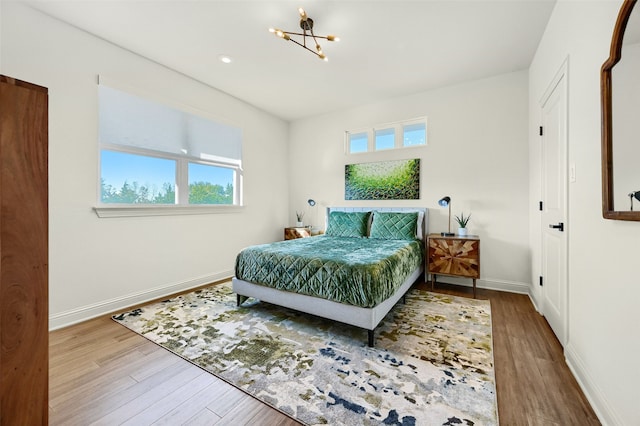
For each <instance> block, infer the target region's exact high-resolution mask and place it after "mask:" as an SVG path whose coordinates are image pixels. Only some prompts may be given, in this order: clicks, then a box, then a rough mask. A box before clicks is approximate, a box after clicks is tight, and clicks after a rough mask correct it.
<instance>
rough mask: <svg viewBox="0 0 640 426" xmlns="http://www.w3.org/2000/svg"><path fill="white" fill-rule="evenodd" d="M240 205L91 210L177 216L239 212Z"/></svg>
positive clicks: (107, 214) (124, 214) (104, 214)
mask: <svg viewBox="0 0 640 426" xmlns="http://www.w3.org/2000/svg"><path fill="white" fill-rule="evenodd" d="M242 209H243V207H242V206H230V205H216V206H213V205H206V206H199V205H192V206H178V205H164V206H150V205H113V206H100V207H94V208H93V210H94V211H95V212H96V215H97V216H98V217H100V218H110V217H143V216H179V215H189V214H219V213H239V212H241V211H242Z"/></svg>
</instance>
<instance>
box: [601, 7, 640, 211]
mask: <svg viewBox="0 0 640 426" xmlns="http://www.w3.org/2000/svg"><path fill="white" fill-rule="evenodd" d="M635 4H636V0H625V1H624V3H623V4H622V7H621V8H620V13H619V14H618V20H617V21H616V26H615V27H614V29H613V36H612V37H611V50H610V51H609V59H607V61H606V62H605V63H604V64H602V68H601V69H600V94H601V100H600V102H601V106H602V216H603V217H604V218H605V219H614V220H635V221H640V211H637V212H636V211H616V210H614V205H613V140H612V124H613V123H612V119H613V117H612V114H611V109H612V106H611V70H612V69H613V67H614V66H615V65H616V64H617V63H618V62H619V61H620V58H621V54H622V41H623V39H624V32H625V30H626V29H627V22H629V16H631V11H632V10H633V6H635Z"/></svg>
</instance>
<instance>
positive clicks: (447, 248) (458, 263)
mask: <svg viewBox="0 0 640 426" xmlns="http://www.w3.org/2000/svg"><path fill="white" fill-rule="evenodd" d="M426 262H427V272H428V273H430V274H431V289H432V290H433V287H434V286H435V283H436V275H447V276H451V277H464V278H471V279H472V280H473V298H474V299H475V297H476V279H477V278H480V238H479V237H478V236H476V235H468V236H460V235H455V236H453V237H443V236H442V235H440V234H429V236H428V237H427V259H426Z"/></svg>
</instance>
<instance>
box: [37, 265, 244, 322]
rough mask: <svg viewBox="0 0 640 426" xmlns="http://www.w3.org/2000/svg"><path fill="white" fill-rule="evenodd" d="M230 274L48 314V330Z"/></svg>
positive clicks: (227, 273) (210, 276) (221, 273)
mask: <svg viewBox="0 0 640 426" xmlns="http://www.w3.org/2000/svg"><path fill="white" fill-rule="evenodd" d="M232 276H233V271H223V272H219V273H217V274H213V275H207V276H203V277H198V278H194V279H192V280H189V281H184V282H180V283H174V284H169V285H164V286H161V287H156V288H152V289H150V290H146V291H141V292H138V293H132V294H128V295H126V296H123V297H117V298H114V299H110V300H105V301H103V302H99V303H95V304H92V305H87V306H82V307H79V308H75V309H71V310H68V311H65V312H60V313H58V314H54V315H50V316H49V331H52V330H57V329H59V328H63V327H68V326H70V325H73V324H77V323H79V322H82V321H86V320H89V319H91V318H95V317H98V316H101V315H106V314H109V313H111V312H115V311H118V310H121V309H126V308H128V307H130V306H134V305H138V304H140V303H145V302H148V301H150V300H154V299H158V298H161V297H165V296H168V295H171V294H175V293H180V292H182V291H185V290H190V289H193V288H196V287H200V286H203V285H206V284H209V283H212V282H215V281H221V280H225V279H228V278H231V277H232Z"/></svg>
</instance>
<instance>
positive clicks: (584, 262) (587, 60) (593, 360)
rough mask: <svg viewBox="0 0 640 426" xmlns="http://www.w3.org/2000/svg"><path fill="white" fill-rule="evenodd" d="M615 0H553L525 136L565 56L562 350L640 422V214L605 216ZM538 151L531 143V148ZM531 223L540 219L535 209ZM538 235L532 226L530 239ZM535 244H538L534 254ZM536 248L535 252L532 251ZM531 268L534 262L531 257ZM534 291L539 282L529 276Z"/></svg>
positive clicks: (599, 403) (625, 416)
mask: <svg viewBox="0 0 640 426" xmlns="http://www.w3.org/2000/svg"><path fill="white" fill-rule="evenodd" d="M620 5H621V2H620V1H596V2H585V1H581V2H576V1H566V0H559V1H558V3H557V5H556V7H555V9H554V11H553V14H552V16H551V19H550V21H549V24H548V26H547V29H546V31H545V34H544V37H543V39H542V41H541V43H540V45H539V47H538V51H537V53H536V56H535V58H534V60H533V62H532V64H531V68H530V70H529V76H530V129H531V131H530V134H531V135H532V136H531V145H532V146H534V145H536V144H537V143H539V142H538V140H537V139H538V138H537V137H536V136H534V135H535V132H534V129H536V128H537V126H538V124H539V117H540V107H539V105H538V104H537V101H538V100H539V99H540V98H541V96H542V94H543V92H544V90H545V89H546V87H547V85H548V83H549V82H550V81H551V79H552V78H553V76H554V74H555V73H556V71H557V70H558V69H559V67H560V65H561V64H562V62H563V61H564V60H565V59H566V58H567V57H569V66H568V84H569V103H568V107H569V163H575V165H576V182H575V183H570V184H569V217H568V232H569V234H568V237H569V295H568V296H569V298H568V300H569V306H568V308H569V312H568V313H569V339H568V343H567V345H566V348H565V355H566V357H567V361H568V363H569V365H570V367H571V368H572V369H573V371H574V373H575V375H576V377H577V379H578V381H579V382H580V383H581V386H582V387H583V389H584V390H585V393H586V394H587V397H588V398H589V399H590V401H591V403H592V406H593V407H594V409H595V410H596V411H597V413H598V415H599V417H600V419H601V421H602V422H603V423H604V424H609V425H638V424H640V406H639V405H638V401H639V396H640V393H639V392H638V387H637V383H638V382H640V368H638V364H637V362H636V358H637V355H638V353H640V327H639V324H640V321H639V320H638V312H637V311H638V300H640V285H639V284H640V279H639V275H638V272H637V270H636V268H635V265H636V264H637V262H638V239H639V238H640V223H637V222H622V221H611V220H605V219H603V218H602V213H601V212H602V207H601V202H602V190H601V169H600V167H601V156H600V154H601V152H600V80H599V78H600V67H601V66H602V64H603V62H604V61H605V60H606V59H607V58H608V56H609V45H610V41H611V35H612V31H613V26H614V24H615V20H616V17H617V14H618V9H619V7H620ZM531 151H532V152H533V153H535V151H536V150H535V149H533V148H532V150H531ZM539 161H540V159H539V157H538V156H536V155H535V154H533V155H532V156H531V173H532V179H531V182H532V189H531V194H532V202H535V200H538V199H539V198H538V197H539V195H538V194H539V185H537V182H538V181H539V180H538V179H537V176H539V173H538V170H539V167H540V164H539ZM531 220H532V229H535V226H533V223H534V222H535V221H536V220H537V218H536V217H535V216H532V217H531ZM538 238H539V237H538V236H537V234H536V232H533V235H532V243H533V244H532V245H533V246H534V247H536V244H535V241H536V239H538ZM537 255H539V253H537V254H536V256H537ZM536 256H534V258H535V257H536ZM532 269H533V273H534V276H535V275H537V272H536V271H537V269H538V265H537V264H536V263H534V264H533V268H532ZM533 296H534V297H535V298H539V297H540V295H539V290H537V286H534V294H533Z"/></svg>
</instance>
